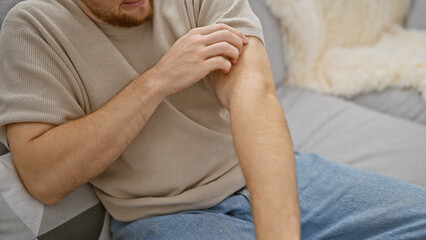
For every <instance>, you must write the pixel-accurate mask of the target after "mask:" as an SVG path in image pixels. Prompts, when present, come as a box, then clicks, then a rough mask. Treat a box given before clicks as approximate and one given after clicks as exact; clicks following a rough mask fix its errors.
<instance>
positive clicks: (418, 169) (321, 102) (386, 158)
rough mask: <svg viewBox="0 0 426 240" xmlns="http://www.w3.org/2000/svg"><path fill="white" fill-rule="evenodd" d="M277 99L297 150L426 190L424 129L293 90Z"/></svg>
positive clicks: (281, 91)
mask: <svg viewBox="0 0 426 240" xmlns="http://www.w3.org/2000/svg"><path fill="white" fill-rule="evenodd" d="M278 98H279V100H280V102H281V104H282V105H283V108H284V111H285V113H286V116H287V120H288V125H289V128H290V132H291V135H292V137H293V141H294V146H295V149H297V150H299V151H300V152H302V153H310V152H313V153H316V154H319V155H321V156H323V157H324V158H326V159H328V160H331V161H335V162H340V163H345V164H348V165H352V166H355V167H359V168H362V169H365V170H368V171H372V172H375V173H379V174H382V175H386V176H390V177H394V178H397V179H400V180H403V181H406V182H410V183H414V184H417V185H419V186H423V187H426V178H425V177H424V176H425V175H424V173H425V172H426V164H425V156H426V148H425V147H424V145H425V143H426V126H424V125H420V124H416V123H413V122H410V121H408V120H404V119H400V118H396V117H392V116H389V115H387V114H383V113H380V112H377V111H372V110H370V109H368V108H365V107H362V106H359V105H358V104H355V103H352V102H348V101H344V100H342V99H338V98H334V97H329V96H323V95H319V94H317V93H313V92H310V91H308V90H305V89H300V88H295V87H281V88H279V89H278Z"/></svg>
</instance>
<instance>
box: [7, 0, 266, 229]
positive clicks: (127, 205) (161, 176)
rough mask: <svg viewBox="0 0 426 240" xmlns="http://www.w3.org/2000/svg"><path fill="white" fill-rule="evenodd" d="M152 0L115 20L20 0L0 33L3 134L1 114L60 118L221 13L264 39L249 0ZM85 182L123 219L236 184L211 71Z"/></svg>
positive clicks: (191, 203)
mask: <svg viewBox="0 0 426 240" xmlns="http://www.w3.org/2000/svg"><path fill="white" fill-rule="evenodd" d="M154 9H155V14H154V17H153V19H151V20H150V21H148V22H146V23H145V24H143V25H142V26H139V27H134V28H119V27H112V26H107V25H103V24H99V23H94V22H93V21H92V20H91V19H90V18H88V17H87V16H86V15H85V14H84V13H83V12H82V11H81V9H80V8H79V7H78V5H77V4H76V3H75V2H74V1H72V0H29V1H26V2H24V3H21V4H19V5H18V6H17V7H16V8H15V9H14V10H13V11H12V12H11V13H10V14H9V15H8V16H7V18H6V21H5V24H4V26H3V29H2V33H1V35H0V58H1V59H2V64H0V126H1V130H0V139H2V142H4V143H7V140H6V136H5V130H4V126H5V125H6V124H8V123H13V122H47V123H53V124H63V123H65V122H67V121H71V120H74V119H78V118H81V117H83V116H85V115H87V114H90V113H91V112H93V111H95V110H96V109H98V108H100V107H101V106H102V105H104V104H105V103H106V102H107V101H108V100H109V99H111V98H113V97H114V96H115V95H116V94H117V93H118V92H119V91H121V90H122V89H123V88H124V87H125V86H126V85H127V84H128V83H129V82H130V81H131V80H133V79H134V78H135V77H136V76H138V75H139V74H140V73H142V72H144V71H146V70H147V69H149V68H150V67H152V66H153V65H155V63H156V62H157V61H158V60H159V59H161V57H162V56H163V55H164V54H165V53H166V52H167V50H168V49H169V48H170V47H171V46H172V45H173V43H174V42H176V41H177V40H178V39H179V38H180V37H182V36H183V35H185V34H186V33H187V32H188V31H189V30H190V29H192V28H195V27H202V26H207V25H210V24H213V23H218V22H221V23H226V24H228V25H230V26H232V27H234V28H237V29H239V30H240V31H242V32H243V33H244V34H246V35H248V36H256V37H258V38H260V39H263V36H262V31H261V26H260V22H259V20H258V19H257V17H256V16H255V15H254V14H253V12H252V11H251V9H250V6H249V4H248V2H247V0H237V1H236V0H225V1H203V0H173V1H164V0H154ZM82 144H84V143H82ZM52 147H55V146H52ZM111 147H113V146H111ZM91 183H92V184H93V185H94V187H95V192H96V194H97V195H98V197H99V199H100V200H101V201H102V203H103V204H104V206H105V207H106V208H107V210H108V211H109V212H110V213H111V215H112V216H113V217H114V218H115V219H117V220H120V221H133V220H136V219H140V218H145V217H149V216H156V215H164V214H170V213H175V212H179V211H184V210H194V209H203V208H209V207H212V206H214V205H216V204H217V203H219V202H220V201H222V200H223V199H224V198H226V197H227V196H229V195H230V194H232V193H233V192H235V191H237V190H238V189H240V188H241V187H243V186H244V185H245V181H244V177H243V175H242V171H241V168H240V166H239V164H238V159H237V156H236V154H235V150H234V147H233V142H232V136H231V133H230V125H229V113H228V112H227V110H226V109H225V108H223V107H222V106H221V104H220V103H219V101H218V100H217V97H216V95H215V92H214V90H213V88H212V85H211V83H210V80H209V79H208V78H205V79H202V80H201V81H199V82H198V83H197V84H195V85H193V86H191V87H190V88H188V89H185V90H183V91H181V92H178V93H176V94H174V95H171V96H168V97H167V98H166V99H165V100H164V101H163V102H162V103H161V104H160V105H159V106H158V108H157V109H156V111H155V112H154V114H153V115H152V117H151V118H150V119H149V121H148V122H147V124H146V125H145V127H144V128H143V130H142V131H141V132H140V134H139V135H138V136H137V137H136V139H135V140H134V141H133V142H132V143H131V145H130V146H129V147H128V149H127V150H126V151H125V152H124V153H123V154H122V155H121V156H120V157H119V159H117V161H116V162H115V163H113V164H112V165H111V166H110V167H109V168H108V169H107V170H106V171H105V172H103V173H102V174H101V175H99V176H97V177H96V178H95V179H93V180H92V181H91Z"/></svg>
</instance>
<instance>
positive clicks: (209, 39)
mask: <svg viewBox="0 0 426 240" xmlns="http://www.w3.org/2000/svg"><path fill="white" fill-rule="evenodd" d="M205 37H206V45H207V46H209V45H212V44H215V43H218V42H228V43H229V44H231V45H233V46H234V47H236V48H237V49H238V50H239V52H240V54H241V53H242V52H243V45H244V43H243V41H242V39H241V38H240V37H239V36H238V35H236V34H234V33H233V32H230V31H228V30H221V31H217V32H213V33H211V34H209V35H205Z"/></svg>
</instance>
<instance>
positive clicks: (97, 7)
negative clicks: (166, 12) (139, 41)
mask: <svg viewBox="0 0 426 240" xmlns="http://www.w3.org/2000/svg"><path fill="white" fill-rule="evenodd" d="M153 1H154V0H148V6H147V7H144V9H143V11H142V12H141V14H140V15H138V16H134V15H132V14H128V13H125V12H123V11H121V10H120V8H119V6H113V7H110V8H106V7H105V6H104V4H103V3H102V1H100V0H82V2H83V3H84V5H86V7H87V8H89V10H90V11H91V13H92V14H93V15H94V16H95V17H97V18H98V19H99V20H102V21H103V22H105V23H107V24H110V25H113V26H117V27H136V26H140V25H142V24H144V23H145V22H146V21H148V20H149V19H151V18H152V17H153V16H154V4H153Z"/></svg>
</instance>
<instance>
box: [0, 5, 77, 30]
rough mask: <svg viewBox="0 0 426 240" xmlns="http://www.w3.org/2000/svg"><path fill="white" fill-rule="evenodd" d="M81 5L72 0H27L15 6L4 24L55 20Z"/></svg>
mask: <svg viewBox="0 0 426 240" xmlns="http://www.w3.org/2000/svg"><path fill="white" fill-rule="evenodd" d="M72 9H74V10H75V9H79V7H78V6H77V5H76V4H75V3H74V1H70V0H26V1H22V2H20V3H18V4H17V5H16V6H14V7H13V8H12V9H11V10H10V11H9V13H8V14H7V15H6V17H5V19H4V24H8V23H27V24H35V25H37V24H36V23H37V22H45V21H49V22H55V21H56V20H57V19H61V18H64V17H65V16H66V13H70V11H71V10H72Z"/></svg>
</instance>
